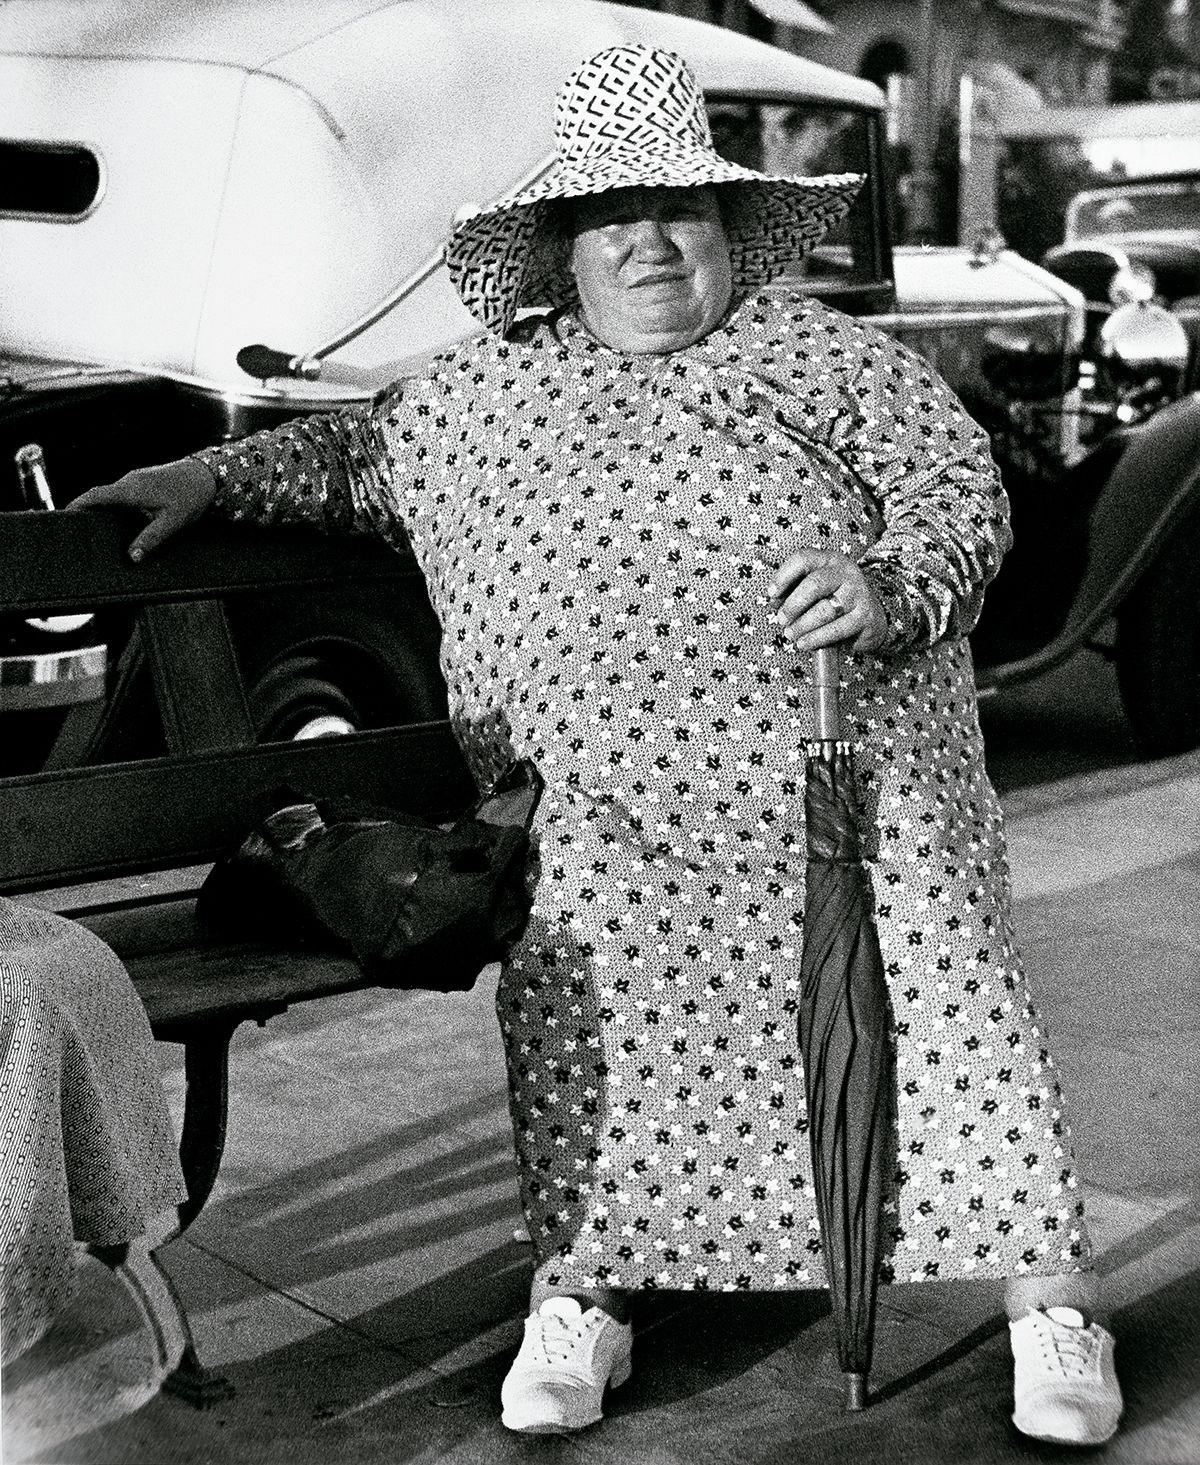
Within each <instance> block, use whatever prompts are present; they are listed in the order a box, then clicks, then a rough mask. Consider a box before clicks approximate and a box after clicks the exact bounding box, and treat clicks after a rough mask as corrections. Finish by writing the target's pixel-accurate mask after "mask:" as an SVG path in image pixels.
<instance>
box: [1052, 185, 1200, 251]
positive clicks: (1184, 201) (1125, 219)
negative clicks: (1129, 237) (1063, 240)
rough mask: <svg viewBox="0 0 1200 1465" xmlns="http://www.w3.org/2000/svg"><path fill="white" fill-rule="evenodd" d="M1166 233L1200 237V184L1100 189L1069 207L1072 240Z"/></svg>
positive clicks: (1068, 230) (1070, 236) (1068, 215)
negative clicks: (1177, 231) (1186, 232)
mask: <svg viewBox="0 0 1200 1465" xmlns="http://www.w3.org/2000/svg"><path fill="white" fill-rule="evenodd" d="M1163 229H1186V230H1189V231H1191V232H1192V233H1195V234H1200V180H1194V181H1189V182H1179V183H1154V184H1130V185H1129V186H1128V187H1124V188H1105V189H1096V190H1095V191H1093V192H1088V193H1081V194H1078V195H1077V196H1076V197H1075V198H1073V199H1072V200H1071V202H1070V204H1069V205H1068V206H1067V221H1066V237H1067V238H1068V239H1089V238H1094V237H1095V236H1097V235H1104V234H1129V233H1133V232H1135V231H1138V232H1140V231H1142V230H1163Z"/></svg>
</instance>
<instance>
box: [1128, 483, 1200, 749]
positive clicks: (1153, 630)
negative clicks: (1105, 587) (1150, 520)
mask: <svg viewBox="0 0 1200 1465" xmlns="http://www.w3.org/2000/svg"><path fill="white" fill-rule="evenodd" d="M1198 603H1200V510H1196V509H1193V511H1192V512H1191V513H1190V514H1189V515H1188V517H1187V518H1186V519H1184V521H1183V522H1182V524H1180V525H1179V526H1178V528H1177V529H1176V530H1175V532H1174V533H1173V534H1172V536H1171V538H1170V540H1169V542H1168V543H1167V544H1166V545H1164V547H1163V549H1162V551H1161V552H1160V553H1159V555H1158V557H1157V558H1156V559H1155V560H1154V561H1153V563H1152V564H1151V565H1150V567H1149V569H1148V570H1147V571H1146V573H1145V574H1144V575H1143V576H1142V578H1141V580H1139V581H1138V583H1137V585H1136V586H1135V587H1134V589H1133V591H1132V593H1131V594H1130V595H1129V596H1128V598H1127V599H1126V600H1125V602H1124V604H1123V605H1122V606H1121V608H1120V610H1119V612H1118V614H1117V646H1116V653H1117V680H1118V683H1119V685H1120V688H1121V700H1122V702H1123V703H1124V705H1125V715H1126V717H1127V718H1128V719H1129V725H1130V729H1131V730H1132V732H1133V736H1134V740H1135V742H1136V743H1137V746H1138V750H1139V752H1141V753H1142V754H1143V756H1145V757H1147V758H1166V757H1169V756H1171V755H1172V754H1174V753H1184V752H1187V751H1188V750H1189V749H1190V748H1194V747H1197V746H1198V745H1200V616H1197V604H1198Z"/></svg>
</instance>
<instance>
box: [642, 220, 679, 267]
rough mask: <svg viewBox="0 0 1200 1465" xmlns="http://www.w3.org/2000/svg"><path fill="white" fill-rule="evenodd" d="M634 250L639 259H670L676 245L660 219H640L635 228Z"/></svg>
mask: <svg viewBox="0 0 1200 1465" xmlns="http://www.w3.org/2000/svg"><path fill="white" fill-rule="evenodd" d="M633 248H634V253H635V254H636V255H637V257H638V258H639V259H645V260H656V259H670V258H671V256H672V255H673V254H674V253H675V245H674V243H673V242H672V239H671V236H670V234H668V233H667V231H666V229H665V228H664V227H663V224H662V221H661V220H659V219H639V220H638V221H637V223H636V224H635V225H634V226H633Z"/></svg>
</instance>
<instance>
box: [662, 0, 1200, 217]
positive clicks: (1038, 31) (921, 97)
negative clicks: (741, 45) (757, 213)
mask: <svg viewBox="0 0 1200 1465" xmlns="http://www.w3.org/2000/svg"><path fill="white" fill-rule="evenodd" d="M638 3H641V4H644V5H648V6H649V7H650V8H654V9H660V10H670V11H674V12H675V13H677V14H681V15H690V16H693V17H694V18H696V19H700V20H707V21H712V22H715V23H716V24H718V25H725V26H727V27H729V28H730V29H734V30H740V31H744V32H746V33H748V34H751V35H755V36H758V37H759V38H760V39H762V40H767V41H771V42H772V43H773V44H775V45H777V46H783V47H786V48H787V49H789V50H793V51H796V52H799V53H800V54H802V55H804V56H809V57H811V58H812V59H813V60H814V61H820V62H823V63H824V64H825V65H827V66H835V67H838V68H839V69H840V70H843V71H849V72H852V73H854V74H856V75H859V76H864V77H867V78H869V79H870V80H871V81H874V82H876V83H877V84H878V85H879V86H880V87H882V88H883V89H884V90H885V91H886V92H887V93H888V96H889V98H890V99H891V103H892V108H891V123H890V129H889V140H890V142H891V144H892V151H893V157H892V163H893V172H894V174H895V176H896V181H897V190H896V196H895V199H894V207H893V215H894V217H893V224H894V229H895V233H896V235H897V237H899V238H902V239H907V240H910V241H931V242H953V241H956V240H958V239H959V238H960V237H962V235H963V233H964V228H965V227H966V222H965V221H969V220H970V219H972V218H974V217H976V216H977V215H978V209H977V207H976V205H975V203H974V202H973V201H972V200H970V199H969V198H967V197H965V194H964V190H962V189H960V178H967V177H969V176H970V168H969V164H970V159H971V149H972V147H973V146H974V145H975V142H976V140H977V139H978V138H979V137H980V136H982V135H987V134H989V133H990V132H992V131H994V130H995V129H996V128H998V127H1001V126H1002V125H1003V121H1004V118H1005V116H1006V115H1008V114H1009V113H1010V112H1012V111H1014V110H1015V111H1027V110H1028V109H1029V108H1030V107H1038V106H1042V105H1081V104H1089V103H1090V104H1102V103H1105V102H1107V101H1108V100H1109V99H1110V93H1111V90H1112V86H1113V78H1114V75H1115V74H1116V73H1117V72H1118V70H1119V69H1120V67H1121V65H1122V64H1123V58H1124V57H1125V55H1126V51H1127V48H1128V43H1127V42H1126V31H1127V24H1128V20H1129V19H1130V18H1133V17H1135V16H1136V18H1137V19H1138V22H1139V29H1140V30H1141V31H1143V32H1145V31H1152V30H1157V26H1156V25H1154V24H1152V23H1151V18H1150V11H1151V10H1152V9H1154V8H1155V7H1157V10H1158V11H1162V12H1164V14H1165V13H1167V12H1169V13H1170V15H1171V16H1173V21H1172V24H1173V26H1174V32H1175V33H1177V34H1179V35H1180V36H1183V35H1184V34H1185V32H1186V33H1189V34H1195V35H1197V36H1198V37H1200V29H1197V28H1196V26H1195V18H1194V17H1193V16H1192V14H1191V6H1192V4H1193V3H1194V4H1195V5H1196V8H1197V9H1200V0H1124V3H1120V0H811V3H807V0H638ZM1143 12H1145V14H1144V15H1143ZM1156 13H1157V12H1156ZM1189 25H1191V26H1192V27H1193V30H1192V31H1191V32H1188V26H1189ZM1134 49H1135V51H1136V47H1135V48H1134ZM1143 49H1146V47H1143ZM1160 53H1161V54H1160ZM1148 54H1149V56H1150V61H1149V63H1147V64H1148V65H1150V66H1151V67H1152V66H1153V65H1158V66H1160V68H1161V67H1162V66H1166V65H1167V64H1168V63H1170V64H1173V65H1174V66H1175V71H1173V72H1172V73H1171V76H1172V78H1177V74H1178V75H1182V74H1184V73H1185V72H1186V67H1185V66H1184V64H1183V61H1181V60H1180V58H1181V57H1182V58H1183V60H1184V61H1186V56H1187V52H1186V50H1185V49H1181V48H1180V47H1179V46H1175V47H1174V48H1173V49H1168V50H1167V51H1163V50H1162V47H1157V48H1155V47H1153V46H1152V47H1150V48H1149V52H1148ZM1159 84H1160V85H1167V84H1168V83H1167V82H1164V81H1162V80H1161V79H1160V83H1159ZM1174 84H1177V85H1183V84H1184V83H1183V82H1179V81H1178V80H1177V79H1176V81H1175V83H1174Z"/></svg>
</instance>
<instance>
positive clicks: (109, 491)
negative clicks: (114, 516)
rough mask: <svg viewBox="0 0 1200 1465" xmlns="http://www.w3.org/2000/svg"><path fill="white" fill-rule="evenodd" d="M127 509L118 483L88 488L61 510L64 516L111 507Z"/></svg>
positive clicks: (127, 501) (125, 500) (126, 499)
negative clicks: (80, 511) (83, 510)
mask: <svg viewBox="0 0 1200 1465" xmlns="http://www.w3.org/2000/svg"><path fill="white" fill-rule="evenodd" d="M114 504H115V505H121V506H125V507H128V504H129V500H128V498H126V496H125V493H124V490H123V489H122V487H121V485H120V483H101V484H98V485H97V486H96V487H95V488H89V489H87V490H85V491H84V492H83V493H81V494H80V495H79V497H78V498H73V499H72V500H71V502H70V503H69V504H67V506H66V507H65V508H64V509H63V513H64V514H73V513H75V512H76V510H78V509H105V508H111V507H112V506H113V505H114Z"/></svg>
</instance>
